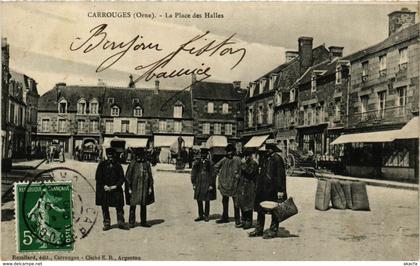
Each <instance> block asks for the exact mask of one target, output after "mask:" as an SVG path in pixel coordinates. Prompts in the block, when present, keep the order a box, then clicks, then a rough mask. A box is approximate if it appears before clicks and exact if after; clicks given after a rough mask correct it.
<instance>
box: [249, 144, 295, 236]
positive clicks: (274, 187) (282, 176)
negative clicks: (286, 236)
mask: <svg viewBox="0 0 420 266" xmlns="http://www.w3.org/2000/svg"><path fill="white" fill-rule="evenodd" d="M266 150H267V156H268V157H267V159H266V162H265V167H264V168H265V169H261V173H260V175H259V176H258V178H259V180H257V196H256V203H258V206H257V208H256V209H257V213H258V216H257V225H256V227H255V231H253V232H251V233H250V234H249V236H250V237H256V236H263V235H264V236H263V238H265V239H269V238H274V237H276V236H277V232H278V229H279V222H278V219H277V218H276V216H275V215H273V214H271V225H270V229H269V230H267V231H266V232H265V233H264V223H265V212H264V210H263V209H262V208H261V206H259V203H260V202H262V201H276V202H283V201H285V200H286V199H287V193H286V171H285V168H284V162H283V159H282V157H281V156H280V155H278V154H277V152H281V150H280V149H279V148H278V146H277V145H276V144H275V143H274V141H270V140H267V142H266Z"/></svg>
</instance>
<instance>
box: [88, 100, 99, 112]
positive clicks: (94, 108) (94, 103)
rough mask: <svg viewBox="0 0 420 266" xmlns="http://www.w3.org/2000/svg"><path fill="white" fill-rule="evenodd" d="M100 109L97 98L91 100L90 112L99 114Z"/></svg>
mask: <svg viewBox="0 0 420 266" xmlns="http://www.w3.org/2000/svg"><path fill="white" fill-rule="evenodd" d="M98 109H99V104H98V101H97V100H96V99H93V100H91V101H90V104H89V113H90V114H92V115H97V114H98Z"/></svg>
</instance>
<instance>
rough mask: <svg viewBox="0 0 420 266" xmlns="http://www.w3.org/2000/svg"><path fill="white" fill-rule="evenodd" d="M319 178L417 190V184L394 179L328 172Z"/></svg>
mask: <svg viewBox="0 0 420 266" xmlns="http://www.w3.org/2000/svg"><path fill="white" fill-rule="evenodd" d="M320 178H327V179H338V180H345V181H359V182H364V183H366V185H369V186H375V187H386V188H396V189H405V190H414V191H416V190H417V191H418V190H419V185H418V184H409V183H401V182H395V181H383V180H368V179H359V178H354V177H345V176H336V175H330V174H322V175H320ZM390 182H392V183H390Z"/></svg>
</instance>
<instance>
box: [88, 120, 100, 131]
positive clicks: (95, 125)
mask: <svg viewBox="0 0 420 266" xmlns="http://www.w3.org/2000/svg"><path fill="white" fill-rule="evenodd" d="M98 131H99V123H98V120H92V121H90V132H94V133H96V132H98Z"/></svg>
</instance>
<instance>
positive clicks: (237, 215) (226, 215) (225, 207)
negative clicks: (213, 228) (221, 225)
mask: <svg viewBox="0 0 420 266" xmlns="http://www.w3.org/2000/svg"><path fill="white" fill-rule="evenodd" d="M232 199H233V198H232ZM222 204H223V213H222V218H223V219H226V220H227V219H229V197H228V196H223V197H222ZM233 208H234V211H235V212H234V217H235V222H236V223H240V222H241V214H240V212H239V207H238V206H235V199H233Z"/></svg>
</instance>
